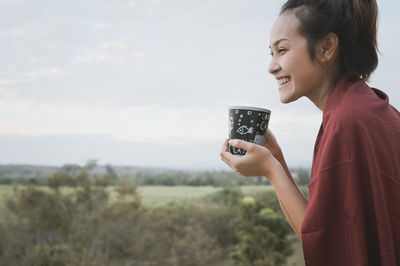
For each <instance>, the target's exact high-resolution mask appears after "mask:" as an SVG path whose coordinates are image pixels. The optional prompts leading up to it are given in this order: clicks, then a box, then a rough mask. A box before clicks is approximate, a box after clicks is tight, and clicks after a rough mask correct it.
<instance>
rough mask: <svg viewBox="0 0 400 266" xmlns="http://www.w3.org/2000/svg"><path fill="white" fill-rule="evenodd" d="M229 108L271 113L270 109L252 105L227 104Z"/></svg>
mask: <svg viewBox="0 0 400 266" xmlns="http://www.w3.org/2000/svg"><path fill="white" fill-rule="evenodd" d="M229 109H230V110H231V109H237V110H249V111H260V112H266V113H271V110H268V109H265V108H261V107H254V106H243V105H232V106H229Z"/></svg>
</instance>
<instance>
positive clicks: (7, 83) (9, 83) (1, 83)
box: [0, 79, 17, 86]
mask: <svg viewBox="0 0 400 266" xmlns="http://www.w3.org/2000/svg"><path fill="white" fill-rule="evenodd" d="M16 83H17V81H16V80H12V79H0V86H12V85H15V84H16Z"/></svg>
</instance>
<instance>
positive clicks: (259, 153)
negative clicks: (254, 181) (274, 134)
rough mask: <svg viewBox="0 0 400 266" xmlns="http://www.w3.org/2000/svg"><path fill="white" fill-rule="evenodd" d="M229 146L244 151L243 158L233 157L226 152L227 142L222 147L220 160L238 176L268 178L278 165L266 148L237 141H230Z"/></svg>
mask: <svg viewBox="0 0 400 266" xmlns="http://www.w3.org/2000/svg"><path fill="white" fill-rule="evenodd" d="M229 144H230V145H232V146H233V147H236V148H241V149H243V150H245V151H246V154H245V155H244V156H238V155H233V154H231V153H230V152H229V151H228V140H225V142H224V144H223V145H222V149H221V153H220V155H221V159H222V160H223V161H224V162H225V163H226V164H227V165H228V166H229V167H231V168H232V169H233V170H234V171H236V172H237V173H238V174H240V175H243V176H266V177H267V178H268V177H269V176H270V175H271V174H272V173H273V171H274V168H275V167H276V166H277V164H279V162H278V161H277V160H276V159H275V157H274V156H273V155H272V154H271V152H270V151H269V150H268V149H267V148H266V147H262V146H260V145H257V144H254V143H250V142H246V141H243V140H238V139H232V140H230V141H229Z"/></svg>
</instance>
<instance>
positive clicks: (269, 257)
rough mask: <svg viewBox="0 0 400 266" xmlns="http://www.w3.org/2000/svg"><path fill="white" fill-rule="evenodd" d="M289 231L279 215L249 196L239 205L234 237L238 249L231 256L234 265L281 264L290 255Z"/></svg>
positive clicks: (259, 265) (266, 265)
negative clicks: (237, 239) (237, 243)
mask: <svg viewBox="0 0 400 266" xmlns="http://www.w3.org/2000/svg"><path fill="white" fill-rule="evenodd" d="M289 233H290V229H289V227H288V226H287V223H286V222H285V221H284V220H283V219H282V217H281V216H280V215H278V214H277V213H275V212H274V211H273V210H272V209H270V208H265V207H264V206H263V204H259V203H258V202H257V201H256V200H255V198H253V197H245V198H244V199H243V200H242V202H241V204H240V211H239V221H238V227H237V234H238V236H239V239H240V244H239V248H238V250H237V251H236V253H235V254H234V255H233V258H234V260H235V263H236V265H237V266H268V265H270V266H279V265H285V263H286V258H287V256H289V255H290V254H292V252H293V251H292V249H291V248H290V242H289V240H288V238H287V236H288V235H289Z"/></svg>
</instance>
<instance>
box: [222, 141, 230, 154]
mask: <svg viewBox="0 0 400 266" xmlns="http://www.w3.org/2000/svg"><path fill="white" fill-rule="evenodd" d="M227 151H228V139H225V142H224V144H222V147H221V152H220V154H221V155H222V153H224V152H227Z"/></svg>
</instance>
